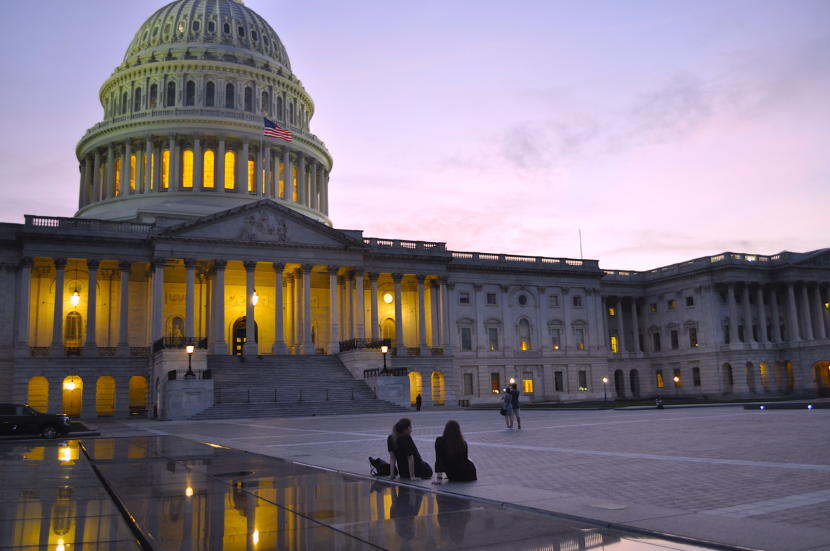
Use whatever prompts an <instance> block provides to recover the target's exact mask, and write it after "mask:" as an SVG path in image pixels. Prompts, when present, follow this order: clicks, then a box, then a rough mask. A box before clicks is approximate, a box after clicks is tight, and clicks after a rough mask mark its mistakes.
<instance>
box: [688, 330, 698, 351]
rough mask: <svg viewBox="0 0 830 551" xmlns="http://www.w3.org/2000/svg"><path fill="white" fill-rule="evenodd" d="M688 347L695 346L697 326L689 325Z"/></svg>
mask: <svg viewBox="0 0 830 551" xmlns="http://www.w3.org/2000/svg"><path fill="white" fill-rule="evenodd" d="M689 347H690V348H696V347H697V327H689Z"/></svg>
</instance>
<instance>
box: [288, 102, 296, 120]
mask: <svg viewBox="0 0 830 551" xmlns="http://www.w3.org/2000/svg"><path fill="white" fill-rule="evenodd" d="M295 111H296V109H295V105H294V100H291V110H290V113H289V116H290V117H291V118H290V119H289V120H290V122H291V124H295V121H296V118H295Z"/></svg>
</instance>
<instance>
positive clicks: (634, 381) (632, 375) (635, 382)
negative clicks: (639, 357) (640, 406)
mask: <svg viewBox="0 0 830 551" xmlns="http://www.w3.org/2000/svg"><path fill="white" fill-rule="evenodd" d="M628 379H629V383H630V384H629V386H630V387H631V395H632V396H634V397H635V398H639V397H640V373H639V372H638V371H637V370H636V369H632V370H631V371H630V372H629V373H628Z"/></svg>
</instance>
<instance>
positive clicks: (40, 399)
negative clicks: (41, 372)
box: [26, 377, 49, 413]
mask: <svg viewBox="0 0 830 551" xmlns="http://www.w3.org/2000/svg"><path fill="white" fill-rule="evenodd" d="M27 390H28V392H27V394H26V403H27V404H29V405H30V406H31V407H33V408H34V409H36V410H38V411H39V412H41V413H46V412H47V410H48V409H49V381H47V380H46V377H32V378H31V379H29V387H28V389H27Z"/></svg>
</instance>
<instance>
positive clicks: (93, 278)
mask: <svg viewBox="0 0 830 551" xmlns="http://www.w3.org/2000/svg"><path fill="white" fill-rule="evenodd" d="M99 265H100V262H99V261H98V260H92V259H90V260H87V261H86V268H87V270H88V271H89V279H88V280H87V299H86V341H85V342H84V349H83V352H82V353H83V355H85V356H96V355H97V354H98V347H97V345H96V341H95V337H96V327H97V323H96V319H97V317H96V314H97V298H98V292H97V291H98V266H99Z"/></svg>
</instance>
